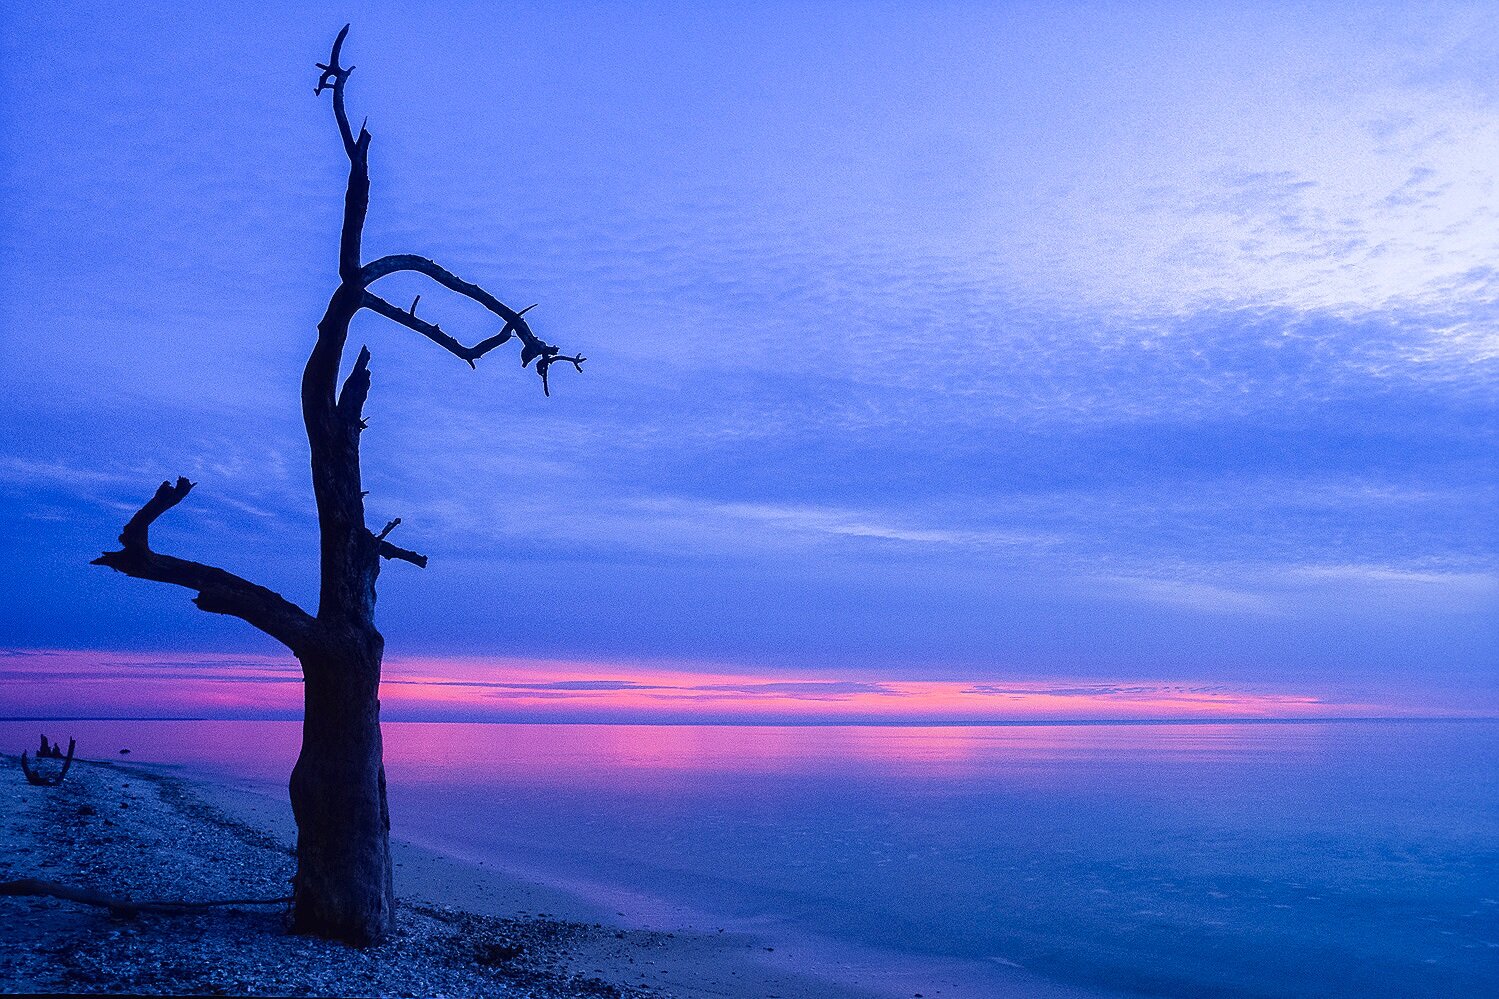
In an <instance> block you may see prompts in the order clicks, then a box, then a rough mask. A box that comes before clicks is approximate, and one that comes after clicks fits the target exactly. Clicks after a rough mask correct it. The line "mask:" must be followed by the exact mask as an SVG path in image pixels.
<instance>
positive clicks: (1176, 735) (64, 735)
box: [0, 721, 1323, 791]
mask: <svg viewBox="0 0 1499 999" xmlns="http://www.w3.org/2000/svg"><path fill="white" fill-rule="evenodd" d="M1296 728H1297V729H1298V730H1300V731H1301V733H1303V734H1302V737H1300V738H1290V739H1288V738H1287V735H1286V732H1285V727H1284V726H1280V725H1275V726H1270V727H1269V728H1268V729H1267V728H1266V727H1265V726H1259V725H1247V724H1198V725H1035V726H1032V725H1025V726H965V727H946V726H900V727H896V726H873V725H869V726H771V725H757V726H734V725H704V726H694V725H529V724H485V723H451V722H448V723H426V722H390V723H386V724H385V726H384V734H385V758H386V766H387V769H388V771H389V772H390V776H391V781H392V783H393V784H403V785H424V786H468V785H474V786H482V785H489V784H496V783H498V784H507V785H522V786H524V785H537V786H556V785H559V784H561V785H566V786H569V787H573V788H576V789H577V790H579V791H586V790H588V789H590V788H595V787H597V788H617V787H620V786H631V785H639V784H642V783H647V784H656V783H661V782H667V783H669V782H670V781H672V780H674V779H682V778H692V779H698V778H701V779H708V780H712V779H732V778H736V777H746V776H780V777H786V778H793V777H803V776H826V775H829V774H832V775H837V774H840V773H848V774H850V775H853V774H858V775H861V776H875V777H878V776H879V775H880V774H886V775H889V776H892V777H900V778H913V777H915V778H928V779H944V780H946V779H964V778H969V777H973V776H976V775H980V774H982V775H988V776H993V775H995V774H998V773H1006V772H1008V773H1011V774H1015V775H1025V774H1031V775H1033V776H1035V777H1036V779H1037V780H1040V781H1042V782H1044V781H1046V780H1051V779H1054V778H1055V774H1056V773H1060V772H1065V771H1066V768H1062V769H1060V770H1059V769H1057V768H1055V767H1053V766H1051V764H1055V763H1057V762H1069V763H1075V762H1079V761H1087V760H1090V759H1109V760H1115V761H1117V760H1121V759H1137V760H1140V761H1142V762H1148V761H1152V760H1155V761H1162V762H1175V763H1181V762H1202V761H1217V760H1225V759H1232V758H1235V757H1250V756H1253V755H1255V754H1261V755H1262V754H1263V753H1264V752H1265V751H1266V750H1267V749H1268V750H1271V751H1272V752H1275V753H1282V754H1284V753H1294V754H1298V755H1299V754H1301V753H1304V752H1307V751H1312V750H1314V749H1315V747H1316V744H1317V742H1318V733H1319V731H1320V730H1321V729H1322V728H1323V726H1320V725H1315V724H1313V725H1305V726H1296ZM1271 729H1273V730H1274V731H1272V730H1271ZM39 732H45V733H46V734H47V735H48V736H49V737H50V738H53V739H62V740H63V741H66V740H67V739H68V738H77V739H78V744H79V755H80V756H81V757H83V758H87V759H100V760H123V761H126V762H131V763H144V764H157V765H166V766H171V767H179V768H183V769H185V770H187V771H192V772H199V773H207V774H211V775H214V776H218V777H223V778H229V779H232V780H236V781H241V782H245V783H249V784H254V785H258V786H266V785H276V786H278V787H279V786H284V785H285V782H286V780H287V778H288V776H289V775H290V773H291V768H292V765H293V763H295V761H296V756H297V751H298V747H299V744H300V740H301V726H300V724H299V723H297V722H288V721H72V722H69V721H61V722H59V721H50V722H37V721H25V722H14V721H12V722H0V750H3V751H5V752H12V753H17V752H20V750H22V749H26V748H29V747H30V746H32V745H33V744H34V743H35V742H36V739H37V735H38V733H39ZM120 749H130V750H131V752H130V754H129V755H128V756H121V755H120V754H119V752H118V751H119V750H120ZM1047 775H1051V776H1047Z"/></svg>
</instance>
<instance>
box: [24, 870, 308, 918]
mask: <svg viewBox="0 0 1499 999" xmlns="http://www.w3.org/2000/svg"><path fill="white" fill-rule="evenodd" d="M4 895H9V896H12V897H33V898H35V897H42V898H60V899H62V900H63V901H65V902H78V903H80V904H82V905H95V906H98V907H100V908H103V909H108V910H109V911H110V913H112V914H113V915H116V916H135V915H139V914H140V913H142V912H154V913H161V914H183V913H193V912H201V911H202V910H204V909H213V908H218V907H220V906H226V905H285V904H287V903H289V902H290V901H291V896H290V895H288V896H286V897H284V898H222V899H212V900H209V901H206V902H189V901H186V900H183V899H175V898H173V899H151V900H149V901H140V902H137V901H134V900H132V899H129V898H126V897H124V896H123V895H106V894H105V893H104V892H98V891H93V890H92V889H89V888H79V887H76V886H74V885H65V884H59V883H58V882H56V881H43V880H41V879H39V878H22V879H21V880H19V881H0V896H4Z"/></svg>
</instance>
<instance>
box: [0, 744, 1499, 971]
mask: <svg viewBox="0 0 1499 999" xmlns="http://www.w3.org/2000/svg"><path fill="white" fill-rule="evenodd" d="M39 731H46V733H47V734H48V736H50V737H52V738H54V739H58V738H61V739H62V740H63V741H64V742H66V740H67V738H68V737H69V736H74V737H77V738H78V740H79V751H80V754H81V755H85V756H89V757H92V758H115V759H121V758H123V759H128V760H130V761H131V762H133V763H159V764H168V765H173V766H179V767H182V768H183V769H184V771H185V772H186V773H187V774H188V775H197V776H201V777H207V778H210V779H213V780H217V781H223V782H228V783H233V784H236V785H240V786H244V787H248V788H252V789H262V790H267V791H269V792H271V793H273V794H281V793H284V792H283V791H282V789H283V788H284V786H285V780H286V776H287V774H288V773H289V772H290V768H291V764H292V762H293V761H294V759H295V756H296V751H297V744H298V740H299V727H298V725H297V724H296V723H293V722H245V721H233V722H220V721H213V722H142V721H86V722H85V721H73V722H49V723H39V722H3V723H0V739H3V740H4V745H5V748H6V749H7V750H8V751H19V750H20V749H22V748H26V747H28V746H30V745H32V744H33V743H34V742H35V740H36V737H37V733H38V732H39ZM386 746H387V769H388V773H389V781H390V793H391V799H392V815H393V823H394V830H393V831H394V833H395V834H396V835H397V836H400V837H402V838H404V839H407V840H409V841H412V842H416V843H419V844H422V845H425V846H429V847H433V848H437V849H440V850H443V851H445V852H449V853H451V854H454V855H458V856H461V857H464V858H467V859H470V860H483V861H485V862H487V863H489V864H492V865H495V866H500V867H505V868H508V869H510V870H513V871H516V872H519V873H522V874H524V875H526V876H530V877H534V878H536V879H538V880H543V881H546V882H549V883H551V884H553V885H555V886H558V887H562V888H566V889H568V890H570V891H573V892H576V893H578V894H582V895H584V896H585V897H588V898H590V899H592V900H593V901H595V902H599V903H603V904H608V905H609V906H610V907H612V908H615V909H617V910H618V911H620V912H622V913H624V915H625V916H626V917H627V918H629V919H632V920H636V921H640V922H646V923H649V924H651V925H655V926H658V927H661V928H670V927H673V926H678V925H680V926H693V927H695V928H699V929H702V928H710V927H712V926H727V927H730V928H734V929H746V928H753V929H756V930H758V931H761V932H763V933H765V934H766V935H767V936H768V937H770V938H774V937H776V935H777V934H778V933H784V934H785V935H786V936H787V937H788V938H795V936H796V935H797V934H816V935H818V936H821V937H824V938H831V939H833V940H836V941H844V942H847V943H849V944H851V945H857V946H863V947H870V948H877V949H879V950H882V951H887V952H895V953H898V954H900V955H902V957H903V958H907V959H909V960H911V961H918V962H919V961H921V960H928V959H929V960H932V961H934V962H935V961H946V960H951V959H954V958H957V959H967V960H973V961H980V962H994V963H997V964H1000V965H1011V964H1013V965H1019V966H1021V967H1023V968H1025V969H1027V970H1028V971H1031V972H1033V973H1036V974H1039V975H1042V976H1044V977H1046V978H1050V979H1053V980H1056V981H1058V982H1067V983H1075V984H1079V985H1084V986H1092V987H1098V988H1104V989H1109V990H1115V991H1121V992H1136V993H1142V994H1147V995H1168V996H1210V995H1221V996H1314V995H1316V996H1327V995H1361V996H1397V995H1398V996H1464V995H1475V996H1476V995H1488V994H1499V805H1496V802H1499V752H1496V750H1499V723H1496V722H1489V721H1464V722H1437V721H1361V722H1337V723H1295V724H1201V725H1198V724H1163V725H1142V724H1131V725H1044V726H1032V725H1027V726H972V727H929V728H921V727H884V726H865V727H818V726H805V727H769V726H765V727H761V726H745V727H736V726H631V725H498V724H450V723H445V724H418V723H388V724H387V725H386ZM119 748H129V749H131V750H132V752H131V754H130V755H129V756H127V757H119V756H117V755H116V754H117V750H118V749H119Z"/></svg>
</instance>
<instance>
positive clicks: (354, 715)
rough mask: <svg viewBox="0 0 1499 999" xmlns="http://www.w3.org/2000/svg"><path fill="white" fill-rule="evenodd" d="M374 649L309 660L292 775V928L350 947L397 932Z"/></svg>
mask: <svg viewBox="0 0 1499 999" xmlns="http://www.w3.org/2000/svg"><path fill="white" fill-rule="evenodd" d="M374 638H375V642H374V645H373V647H366V648H363V649H348V650H345V654H344V655H337V656H319V657H317V658H314V657H313V656H310V655H309V656H306V657H304V659H303V660H302V668H303V671H304V673H305V674H306V677H307V704H306V711H305V715H304V718H303V722H302V752H301V755H300V756H298V758H297V765H296V768H295V769H293V770H292V775H291V806H292V812H293V813H294V814H295V816H296V820H297V876H296V887H295V901H294V903H293V908H292V923H293V928H294V929H295V930H297V931H298V932H302V933H314V934H317V935H318V936H326V937H336V938H339V939H343V940H348V941H350V942H353V943H365V942H368V941H373V940H379V939H381V938H382V937H384V936H385V935H386V934H387V933H388V932H390V930H391V929H392V928H393V926H394V919H395V888H394V883H393V880H392V876H391V861H390V811H389V808H388V806H387V805H386V801H385V767H384V765H383V763H382V755H381V745H380V702H379V700H378V697H377V695H378V684H379V676H380V647H379V646H380V642H379V634H378V633H374Z"/></svg>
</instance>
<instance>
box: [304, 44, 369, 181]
mask: <svg viewBox="0 0 1499 999" xmlns="http://www.w3.org/2000/svg"><path fill="white" fill-rule="evenodd" d="M349 28H350V25H347V24H346V25H344V26H343V30H341V31H340V32H339V33H338V37H337V38H335V39H333V54H332V55H330V56H329V57H328V62H327V63H326V64H324V63H318V64H317V68H318V69H320V70H322V71H323V75H322V76H320V77H318V81H317V87H316V88H314V89H313V91H312V93H313V96H316V97H321V96H322V93H323V91H324V90H332V91H333V117H334V118H336V119H337V120H338V134H339V135H340V136H341V137H342V138H343V140H344V152H346V153H348V154H349V159H351V160H353V159H358V158H359V157H360V146H361V145H363V144H366V143H367V140H366V139H365V136H367V135H368V134H369V133H368V132H366V131H365V130H364V128H363V127H362V126H361V127H360V129H359V138H358V139H356V138H354V133H353V131H352V130H351V129H350V128H349V113H348V111H346V110H345V109H344V83H345V81H347V80H348V79H349V74H350V73H352V72H354V67H353V66H340V65H339V64H338V57H339V53H341V52H343V48H344V39H345V38H347V37H349Z"/></svg>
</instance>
